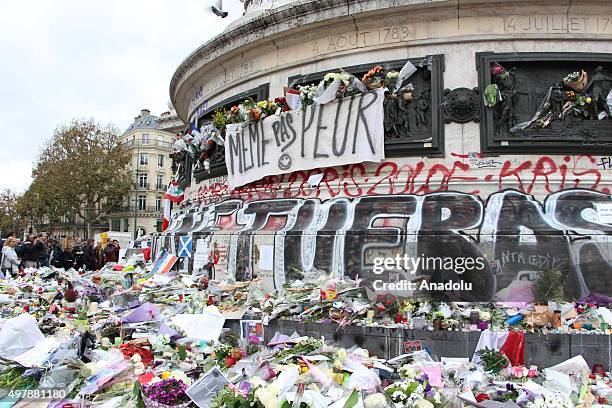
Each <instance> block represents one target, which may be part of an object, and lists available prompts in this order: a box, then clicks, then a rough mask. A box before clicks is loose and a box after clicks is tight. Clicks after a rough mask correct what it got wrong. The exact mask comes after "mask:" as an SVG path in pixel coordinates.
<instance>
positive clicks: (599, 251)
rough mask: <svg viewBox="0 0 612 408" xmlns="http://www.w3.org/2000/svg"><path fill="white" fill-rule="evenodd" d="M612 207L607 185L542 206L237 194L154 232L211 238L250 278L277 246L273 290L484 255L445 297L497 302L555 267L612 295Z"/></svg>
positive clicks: (439, 278) (500, 196) (227, 269)
mask: <svg viewBox="0 0 612 408" xmlns="http://www.w3.org/2000/svg"><path fill="white" fill-rule="evenodd" d="M610 203H612V197H611V196H610V195H609V194H608V193H607V192H599V191H594V190H590V189H580V188H571V189H566V190H562V191H558V192H555V193H552V194H549V195H548V196H547V197H546V198H545V199H544V200H541V201H538V200H536V199H535V198H534V197H533V196H532V195H530V194H527V193H525V192H522V191H519V190H516V189H507V190H503V191H499V192H496V193H493V194H491V195H489V196H488V197H486V199H483V198H481V197H480V196H479V195H477V194H471V193H461V192H452V191H443V192H432V193H427V194H422V195H417V194H387V195H364V196H359V197H354V198H350V197H331V198H329V199H319V198H299V197H290V198H272V199H264V200H255V201H242V200H240V199H236V198H232V199H228V200H224V201H220V202H218V203H208V204H207V205H203V206H199V205H197V204H194V206H193V207H192V208H189V209H183V210H181V211H180V212H179V213H177V214H175V217H174V219H173V220H172V222H171V226H170V228H169V229H168V230H167V231H166V232H165V233H163V234H160V235H158V236H156V237H155V238H154V241H155V242H154V248H155V250H156V251H160V250H161V248H163V247H168V248H169V249H170V250H171V251H172V252H173V253H176V250H177V246H178V243H179V240H180V238H179V237H180V236H182V235H193V239H194V240H197V239H200V238H204V237H205V238H207V239H209V240H210V242H209V244H208V245H209V247H210V248H213V247H214V246H215V245H217V246H218V247H223V248H224V254H225V256H224V257H223V259H222V260H221V259H218V261H221V262H220V263H219V267H218V270H219V271H223V277H226V276H227V275H230V276H233V277H235V278H236V279H237V280H241V279H244V278H245V276H244V273H245V271H249V274H251V273H252V274H253V276H260V271H259V270H258V254H257V251H258V247H260V246H261V245H272V246H273V248H274V267H273V271H272V272H266V273H263V271H262V273H261V276H262V279H263V280H264V281H265V282H264V286H265V287H266V289H269V290H272V289H274V288H279V287H280V286H282V285H283V284H284V283H285V282H287V281H291V280H295V279H298V278H299V276H300V275H299V274H300V272H308V271H317V270H318V271H325V272H326V273H328V274H330V275H331V276H334V277H343V276H348V277H351V278H357V277H358V278H360V279H362V280H363V281H364V283H365V284H366V285H367V284H371V283H372V282H373V281H374V280H375V279H377V278H378V275H377V274H376V273H375V272H374V266H375V262H376V259H377V258H394V257H403V256H407V257H409V258H410V259H415V258H422V259H423V260H427V259H433V258H435V257H442V258H443V259H444V260H453V265H454V267H453V269H450V270H449V269H447V268H446V267H442V264H441V263H440V264H439V265H436V264H434V267H430V266H429V265H427V266H428V267H425V266H426V265H425V263H422V264H419V267H418V268H416V269H415V270H408V269H409V268H408V269H404V270H401V269H400V270H394V271H392V272H393V274H394V275H393V276H397V273H399V274H400V275H401V277H402V278H407V279H411V278H414V277H425V278H427V279H428V280H429V281H431V282H439V283H444V282H448V281H450V280H452V279H456V277H457V266H460V264H459V263H457V260H461V259H463V260H467V259H476V260H478V259H483V260H484V267H482V268H472V269H468V270H465V271H464V272H462V273H461V279H462V280H463V281H465V282H469V283H470V284H471V285H472V290H471V291H445V292H439V293H438V295H439V296H440V297H441V298H442V299H446V300H481V301H489V300H491V299H493V298H494V295H495V294H496V293H498V292H499V291H500V290H502V289H504V288H507V287H508V286H509V285H511V283H512V282H515V281H518V280H525V279H527V280H533V279H535V278H537V274H538V273H539V272H540V271H543V270H547V269H558V270H560V271H562V272H563V274H564V277H565V278H564V285H565V291H566V294H567V295H568V297H579V296H581V295H582V294H584V293H586V292H588V291H597V292H604V293H606V294H608V295H612V262H611V259H612V246H610V242H609V240H610V236H611V235H612V224H611V223H609V222H607V221H609V220H604V219H600V218H599V216H598V212H597V207H598V206H601V205H609V204H610ZM196 220H197V221H196ZM463 264H465V263H464V262H463V261H462V264H461V265H463ZM463 269H465V268H463ZM394 279H396V278H395V277H394Z"/></svg>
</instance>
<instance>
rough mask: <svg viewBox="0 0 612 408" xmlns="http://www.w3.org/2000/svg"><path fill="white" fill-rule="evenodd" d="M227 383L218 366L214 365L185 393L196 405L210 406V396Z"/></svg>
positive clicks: (201, 407)
mask: <svg viewBox="0 0 612 408" xmlns="http://www.w3.org/2000/svg"><path fill="white" fill-rule="evenodd" d="M229 383H230V382H229V380H228V379H227V378H226V377H225V376H224V375H223V373H222V372H221V371H220V370H219V367H214V368H212V369H211V370H210V371H208V372H207V373H206V374H204V375H202V377H201V378H200V379H199V380H198V381H196V382H195V383H194V384H193V385H192V386H191V387H190V388H189V389H188V390H187V395H189V398H191V400H192V401H193V402H194V403H195V404H196V405H197V406H198V407H200V408H204V407H210V401H211V400H212V398H213V397H214V396H215V395H217V393H218V392H219V391H221V390H222V389H223V388H224V387H225V386H226V385H227V384H229Z"/></svg>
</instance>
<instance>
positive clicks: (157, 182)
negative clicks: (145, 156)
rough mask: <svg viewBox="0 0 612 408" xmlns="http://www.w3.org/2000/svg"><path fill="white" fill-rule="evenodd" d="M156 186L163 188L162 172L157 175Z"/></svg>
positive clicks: (159, 188)
mask: <svg viewBox="0 0 612 408" xmlns="http://www.w3.org/2000/svg"><path fill="white" fill-rule="evenodd" d="M155 184H156V187H157V189H158V190H163V189H164V176H163V175H162V174H158V175H157V181H156V183H155Z"/></svg>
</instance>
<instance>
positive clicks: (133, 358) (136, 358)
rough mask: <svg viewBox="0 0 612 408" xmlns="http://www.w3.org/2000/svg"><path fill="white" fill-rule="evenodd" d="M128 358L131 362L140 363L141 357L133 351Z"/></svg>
mask: <svg viewBox="0 0 612 408" xmlns="http://www.w3.org/2000/svg"><path fill="white" fill-rule="evenodd" d="M130 360H131V361H132V363H140V362H141V361H142V357H141V356H140V354H138V353H135V354H134V355H133V356H132V358H131V359H130Z"/></svg>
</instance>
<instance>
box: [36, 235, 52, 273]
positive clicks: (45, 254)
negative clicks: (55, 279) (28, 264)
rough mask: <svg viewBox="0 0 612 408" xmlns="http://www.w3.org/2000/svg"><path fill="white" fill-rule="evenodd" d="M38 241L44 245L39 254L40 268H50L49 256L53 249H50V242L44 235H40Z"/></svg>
mask: <svg viewBox="0 0 612 408" xmlns="http://www.w3.org/2000/svg"><path fill="white" fill-rule="evenodd" d="M38 239H39V240H40V242H41V243H42V244H43V246H42V249H40V250H39V254H38V266H39V267H43V266H49V255H50V254H51V249H50V248H49V240H48V238H47V236H46V235H44V234H41V235H39V236H38Z"/></svg>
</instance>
